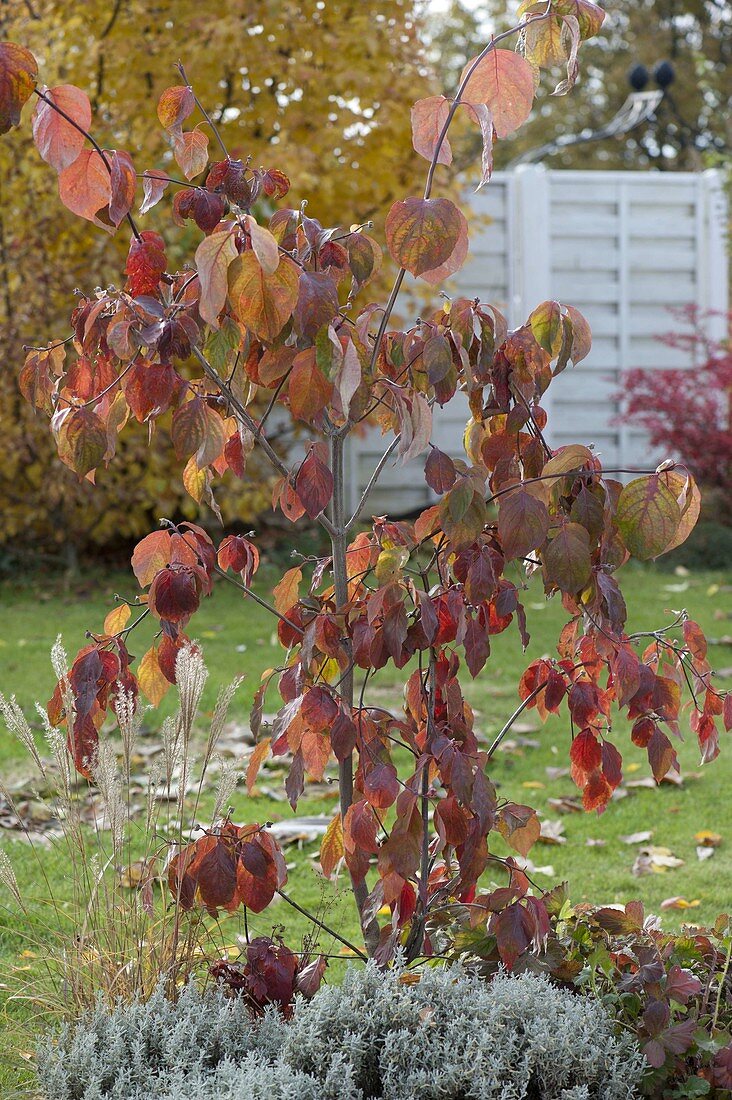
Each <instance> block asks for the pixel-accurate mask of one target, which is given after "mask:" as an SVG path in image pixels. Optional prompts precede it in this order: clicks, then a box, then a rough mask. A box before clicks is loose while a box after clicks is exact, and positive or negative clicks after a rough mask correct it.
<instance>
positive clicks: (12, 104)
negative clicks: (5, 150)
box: [0, 42, 38, 134]
mask: <svg viewBox="0 0 732 1100" xmlns="http://www.w3.org/2000/svg"><path fill="white" fill-rule="evenodd" d="M37 75H38V64H37V62H36V59H35V57H34V56H33V54H32V53H31V52H30V50H26V49H25V47H24V46H16V44H15V43H14V42H0V134H6V133H7V132H8V130H9V129H10V127H11V126H17V125H18V123H19V122H20V112H21V109H22V107H23V104H24V103H26V102H27V101H28V100H29V99H30V97H31V94H32V92H33V88H34V86H35V83H36V77H37Z"/></svg>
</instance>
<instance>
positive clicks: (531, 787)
mask: <svg viewBox="0 0 732 1100" xmlns="http://www.w3.org/2000/svg"><path fill="white" fill-rule="evenodd" d="M521 786H522V787H525V788H526V790H527V791H543V790H544V784H543V783H540V782H539V780H538V779H527V780H526V782H525V783H522V784H521Z"/></svg>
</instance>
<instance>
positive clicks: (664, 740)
mask: <svg viewBox="0 0 732 1100" xmlns="http://www.w3.org/2000/svg"><path fill="white" fill-rule="evenodd" d="M647 748H648V762H649V764H650V765H651V771H652V772H653V778H654V779H655V780H656V782H657V783H660V782H661V780H662V779H663V778H664V776H666V775H668V773H669V772H670V771H671V769H672V768H676V767H677V766H678V761H677V759H676V752H675V750H674V747H673V745H672V744H671V742H670V741H669V739H668V737H667V736H666V734H665V733H662V732H661V730H660V729H659V728H658V726H656V728H655V729H654V731H653V733H652V734H651V737H650V740H649V742H648V746H647Z"/></svg>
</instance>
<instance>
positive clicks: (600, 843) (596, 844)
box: [585, 836, 607, 848]
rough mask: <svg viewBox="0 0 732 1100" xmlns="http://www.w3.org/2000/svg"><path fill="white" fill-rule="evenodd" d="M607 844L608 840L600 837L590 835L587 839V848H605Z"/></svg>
mask: <svg viewBox="0 0 732 1100" xmlns="http://www.w3.org/2000/svg"><path fill="white" fill-rule="evenodd" d="M606 844H607V841H606V840H600V839H599V838H595V837H593V836H588V837H587V840H586V841H585V848H604V847H605V845H606Z"/></svg>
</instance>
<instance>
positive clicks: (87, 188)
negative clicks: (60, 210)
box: [58, 149, 114, 233]
mask: <svg viewBox="0 0 732 1100" xmlns="http://www.w3.org/2000/svg"><path fill="white" fill-rule="evenodd" d="M58 193H59V198H60V199H61V202H62V203H63V204H64V206H65V207H67V209H69V210H70V211H71V213H72V214H77V215H78V216H79V217H80V218H86V220H87V221H90V222H93V223H94V225H96V226H99V228H100V229H104V230H106V232H107V233H112V232H114V228H113V227H112V226H110V225H108V224H107V223H106V222H103V221H100V219H99V218H98V217H97V214H98V213H99V212H100V211H101V210H104V209H106V208H107V207H108V206H109V203H110V201H111V198H112V183H111V179H110V172H109V168H108V166H107V163H106V162H105V161H104V160H102V158H101V157H100V155H99V153H98V152H97V151H96V149H82V151H81V153H79V156H78V157H77V158H76V160H74V161H73V162H72V163H71V164H70V165H69V166H68V167H67V168H64V170H63V171H62V172H60V173H59V177H58Z"/></svg>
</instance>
